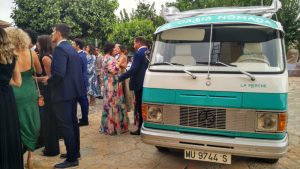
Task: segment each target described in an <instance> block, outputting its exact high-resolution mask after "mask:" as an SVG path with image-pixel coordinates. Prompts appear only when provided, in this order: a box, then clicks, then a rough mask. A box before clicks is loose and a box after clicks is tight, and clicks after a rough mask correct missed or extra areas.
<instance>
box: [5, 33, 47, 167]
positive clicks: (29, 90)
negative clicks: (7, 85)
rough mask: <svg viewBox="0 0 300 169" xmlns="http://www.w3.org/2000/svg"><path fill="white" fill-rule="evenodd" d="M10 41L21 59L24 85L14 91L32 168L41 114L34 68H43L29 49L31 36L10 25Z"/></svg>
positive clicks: (24, 146) (29, 164) (25, 145)
mask: <svg viewBox="0 0 300 169" xmlns="http://www.w3.org/2000/svg"><path fill="white" fill-rule="evenodd" d="M5 30H6V32H7V34H8V37H9V39H10V41H11V42H12V44H13V45H14V47H15V49H16V51H17V54H18V56H19V59H18V61H17V64H19V67H20V71H21V76H22V85H21V87H20V88H16V87H14V88H13V89H14V93H15V97H16V102H17V110H18V113H19V122H20V128H21V141H22V144H23V149H24V151H25V150H28V157H27V165H28V168H29V169H30V168H32V165H33V164H32V162H33V161H32V153H31V152H32V151H34V149H35V145H36V142H37V139H38V136H39V131H40V114H39V109H38V105H37V99H38V93H37V88H36V84H35V81H34V79H33V77H32V76H33V74H34V70H37V73H41V72H42V68H41V65H40V62H39V59H38V56H37V54H36V53H35V52H34V51H31V50H29V44H30V38H29V36H28V35H27V34H26V33H25V32H24V31H23V30H21V29H19V28H13V27H9V28H6V29H5Z"/></svg>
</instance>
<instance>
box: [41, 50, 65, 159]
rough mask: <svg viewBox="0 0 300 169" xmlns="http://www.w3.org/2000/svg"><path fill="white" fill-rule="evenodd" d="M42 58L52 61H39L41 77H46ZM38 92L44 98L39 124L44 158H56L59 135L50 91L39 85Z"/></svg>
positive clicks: (47, 87)
mask: <svg viewBox="0 0 300 169" xmlns="http://www.w3.org/2000/svg"><path fill="white" fill-rule="evenodd" d="M44 57H48V58H50V59H51V60H52V57H51V56H43V57H42V58H41V59H40V63H41V66H42V69H43V72H42V76H46V71H45V67H44V64H43V62H42V59H43V58H44ZM39 86H40V90H41V93H42V95H43V96H44V98H45V106H44V107H42V108H40V111H42V112H41V113H40V115H41V119H42V120H41V122H42V123H44V124H42V126H43V127H44V128H43V131H42V132H41V133H42V134H43V137H44V144H45V149H44V151H43V153H44V155H45V156H56V155H58V154H59V152H60V150H59V135H58V124H57V120H56V117H55V115H54V113H53V111H52V104H51V90H50V87H49V86H47V85H44V84H43V83H39Z"/></svg>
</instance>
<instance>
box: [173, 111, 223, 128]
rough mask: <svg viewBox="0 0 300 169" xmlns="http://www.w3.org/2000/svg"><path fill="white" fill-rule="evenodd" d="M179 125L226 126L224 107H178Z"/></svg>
mask: <svg viewBox="0 0 300 169" xmlns="http://www.w3.org/2000/svg"><path fill="white" fill-rule="evenodd" d="M179 114H180V123H179V124H180V125H182V126H189V127H201V128H212V129H225V128H226V109H214V108H202V107H184V106H181V107H180V112H179Z"/></svg>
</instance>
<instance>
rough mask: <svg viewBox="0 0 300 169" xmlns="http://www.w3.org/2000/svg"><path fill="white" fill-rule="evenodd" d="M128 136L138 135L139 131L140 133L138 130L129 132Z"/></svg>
mask: <svg viewBox="0 0 300 169" xmlns="http://www.w3.org/2000/svg"><path fill="white" fill-rule="evenodd" d="M130 134H131V135H140V134H141V131H140V130H136V131H131V132H130Z"/></svg>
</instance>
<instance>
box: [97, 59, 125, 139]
mask: <svg viewBox="0 0 300 169" xmlns="http://www.w3.org/2000/svg"><path fill="white" fill-rule="evenodd" d="M120 73H121V70H120V69H119V67H117V60H116V59H115V58H114V57H112V56H111V55H108V54H107V55H105V57H104V58H103V62H102V69H101V74H102V75H103V82H104V94H103V112H102V119H101V125H100V132H102V133H105V134H110V135H115V134H120V133H122V132H126V131H128V125H129V118H128V114H127V110H126V106H125V100H124V94H123V89H122V83H119V82H118V76H119V75H120Z"/></svg>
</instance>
